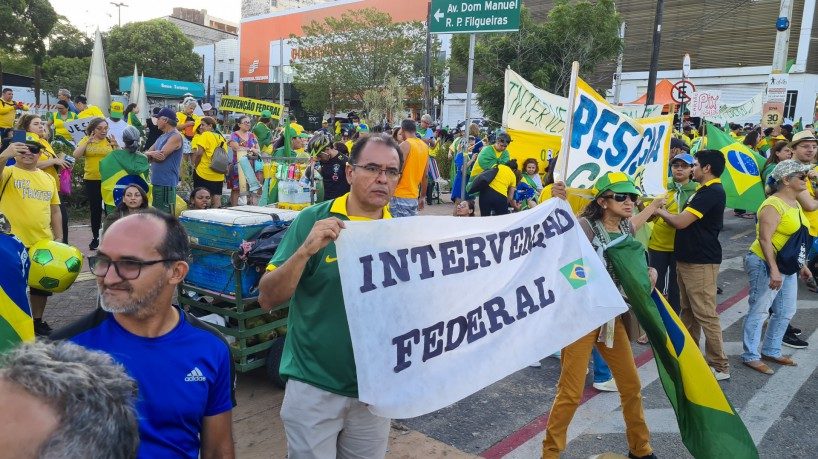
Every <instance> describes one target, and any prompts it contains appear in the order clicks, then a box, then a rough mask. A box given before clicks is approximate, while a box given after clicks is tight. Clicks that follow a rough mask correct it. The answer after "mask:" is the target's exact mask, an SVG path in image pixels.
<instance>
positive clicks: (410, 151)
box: [353, 119, 429, 218]
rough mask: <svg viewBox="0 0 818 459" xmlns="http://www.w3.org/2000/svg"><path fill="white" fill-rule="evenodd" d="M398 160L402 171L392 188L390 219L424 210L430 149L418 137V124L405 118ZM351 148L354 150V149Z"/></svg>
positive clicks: (410, 215) (402, 125)
mask: <svg viewBox="0 0 818 459" xmlns="http://www.w3.org/2000/svg"><path fill="white" fill-rule="evenodd" d="M400 136H401V138H402V139H403V142H401V144H400V154H401V161H402V163H403V170H402V171H401V172H402V173H401V176H400V181H399V182H398V186H397V188H395V196H394V197H392V201H391V202H390V203H389V211H390V212H392V216H393V217H395V218H398V217H414V216H415V215H417V213H418V210H423V203H424V200H425V199H426V186H427V185H428V183H429V176H428V173H427V172H428V171H427V168H428V167H429V146H428V145H427V144H426V143H425V142H424V141H423V140H422V139H420V138H418V136H417V124H415V122H414V121H413V120H410V119H405V120H403V121H401V123H400ZM353 149H354V147H353Z"/></svg>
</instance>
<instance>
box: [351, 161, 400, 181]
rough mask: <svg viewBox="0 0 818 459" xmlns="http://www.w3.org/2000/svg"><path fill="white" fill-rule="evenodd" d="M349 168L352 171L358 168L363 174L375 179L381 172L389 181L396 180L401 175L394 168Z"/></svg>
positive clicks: (367, 166) (372, 165)
mask: <svg viewBox="0 0 818 459" xmlns="http://www.w3.org/2000/svg"><path fill="white" fill-rule="evenodd" d="M350 166H352V168H353V169H355V168H358V167H360V168H361V169H362V170H363V172H364V174H366V175H371V176H375V177H377V176H379V175H381V172H383V173H384V175H386V178H387V179H389V180H397V179H399V178H400V174H401V172H400V171H399V170H398V169H396V168H394V167H380V166H378V165H377V164H363V165H361V164H350Z"/></svg>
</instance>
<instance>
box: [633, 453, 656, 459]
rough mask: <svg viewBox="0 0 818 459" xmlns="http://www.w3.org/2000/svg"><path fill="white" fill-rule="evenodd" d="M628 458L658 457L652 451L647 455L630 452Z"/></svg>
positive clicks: (648, 458)
mask: <svg viewBox="0 0 818 459" xmlns="http://www.w3.org/2000/svg"><path fill="white" fill-rule="evenodd" d="M628 459H656V455H655V454H653V453H650V454H648V455H647V456H637V455H636V454H633V453H631V452H628Z"/></svg>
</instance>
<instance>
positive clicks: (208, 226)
mask: <svg viewBox="0 0 818 459" xmlns="http://www.w3.org/2000/svg"><path fill="white" fill-rule="evenodd" d="M179 221H180V222H181V223H182V226H184V227H185V230H186V231H187V235H188V239H189V240H190V242H191V243H192V244H198V245H204V246H207V247H213V248H217V249H227V250H238V249H239V246H240V245H241V243H242V242H243V241H249V240H251V239H253V238H254V237H256V236H257V235H258V233H260V232H261V230H263V229H264V228H266V227H267V226H269V225H271V224H272V223H273V217H271V216H270V215H264V214H259V213H249V212H240V211H236V210H232V209H204V210H186V211H184V212H182V216H181V217H179Z"/></svg>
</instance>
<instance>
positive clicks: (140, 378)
mask: <svg viewBox="0 0 818 459" xmlns="http://www.w3.org/2000/svg"><path fill="white" fill-rule="evenodd" d="M179 313H180V320H179V323H178V324H177V325H176V327H174V328H173V329H172V330H171V331H170V332H168V333H166V334H164V335H162V336H160V337H157V338H145V337H142V336H137V335H134V334H132V333H130V332H129V331H127V330H125V329H124V328H122V326H121V325H119V323H118V322H117V321H116V320H115V319H114V316H113V314H110V313H108V312H105V311H103V310H102V309H97V310H96V311H95V312H93V313H91V314H90V315H88V316H86V317H85V318H83V319H80V320H79V321H78V322H75V323H74V324H72V325H69V326H68V327H66V328H64V329H62V330H59V331H57V332H55V333H54V334H53V335H52V336H51V338H52V339H68V340H70V341H72V342H74V343H76V344H79V345H81V346H83V347H85V348H87V349H93V350H98V351H103V352H107V353H108V354H110V355H111V356H112V357H113V358H114V360H116V361H117V362H119V363H120V364H122V366H124V367H125V370H126V371H127V372H128V374H129V375H130V376H131V377H133V378H134V379H135V380H136V382H137V384H138V386H139V393H138V394H137V401H136V411H137V415H138V417H139V452H138V455H137V457H139V458H145V459H148V458H150V459H153V458H166V457H174V458H176V457H186V458H192V459H196V458H198V457H199V448H200V446H201V442H200V438H199V434H200V433H201V431H202V423H203V421H204V417H205V416H215V415H217V414H221V413H224V412H226V411H229V410H231V409H232V408H233V406H235V400H234V397H233V381H234V371H233V359H232V358H231V356H230V347H229V346H228V344H227V342H226V341H225V340H224V338H223V337H222V336H221V335H220V334H219V332H218V331H216V330H215V329H213V328H212V327H210V326H209V325H207V324H205V323H203V322H202V321H200V320H198V319H196V318H195V317H193V316H191V315H189V314H187V313H185V312H183V311H179Z"/></svg>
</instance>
